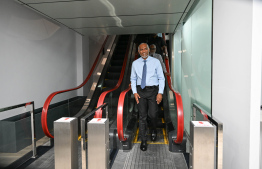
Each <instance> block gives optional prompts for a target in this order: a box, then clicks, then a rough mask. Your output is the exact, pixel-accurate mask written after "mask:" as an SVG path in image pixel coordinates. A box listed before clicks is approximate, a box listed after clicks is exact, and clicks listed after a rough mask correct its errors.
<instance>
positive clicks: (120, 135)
mask: <svg viewBox="0 0 262 169" xmlns="http://www.w3.org/2000/svg"><path fill="white" fill-rule="evenodd" d="M137 58H138V53H136V55H135V60H136V59H137ZM130 90H131V86H129V87H128V88H127V89H126V90H124V91H123V92H121V94H120V96H119V99H118V105H117V134H118V138H119V140H120V141H126V140H127V138H125V137H124V130H123V110H124V102H125V97H126V93H127V92H129V91H130Z"/></svg>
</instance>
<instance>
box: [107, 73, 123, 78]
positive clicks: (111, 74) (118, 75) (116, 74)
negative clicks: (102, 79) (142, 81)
mask: <svg viewBox="0 0 262 169" xmlns="http://www.w3.org/2000/svg"><path fill="white" fill-rule="evenodd" d="M119 77H120V73H118V72H107V74H106V79H117V80H118V79H119Z"/></svg>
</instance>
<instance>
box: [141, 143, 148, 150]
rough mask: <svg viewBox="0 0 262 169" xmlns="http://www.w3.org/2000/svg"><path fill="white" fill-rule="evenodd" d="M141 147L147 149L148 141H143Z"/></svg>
mask: <svg viewBox="0 0 262 169" xmlns="http://www.w3.org/2000/svg"><path fill="white" fill-rule="evenodd" d="M140 149H141V150H142V151H146V150H147V142H146V141H142V142H141V144H140Z"/></svg>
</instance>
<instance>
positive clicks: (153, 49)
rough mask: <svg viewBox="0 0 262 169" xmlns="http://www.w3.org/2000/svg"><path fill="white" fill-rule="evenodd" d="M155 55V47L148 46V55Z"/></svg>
mask: <svg viewBox="0 0 262 169" xmlns="http://www.w3.org/2000/svg"><path fill="white" fill-rule="evenodd" d="M155 53H156V47H155V46H153V45H151V46H150V54H155Z"/></svg>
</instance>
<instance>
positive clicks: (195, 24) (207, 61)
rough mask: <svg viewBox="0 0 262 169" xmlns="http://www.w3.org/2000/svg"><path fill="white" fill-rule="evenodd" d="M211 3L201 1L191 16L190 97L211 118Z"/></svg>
mask: <svg viewBox="0 0 262 169" xmlns="http://www.w3.org/2000/svg"><path fill="white" fill-rule="evenodd" d="M211 31H212V1H211V0H202V1H200V2H199V4H198V5H197V7H196V8H195V10H194V12H193V15H192V40H191V42H192V55H191V58H192V62H191V65H192V69H191V70H192V71H191V79H192V97H193V99H192V100H194V102H195V103H197V104H199V105H200V106H201V107H202V108H204V109H205V110H206V111H207V113H208V115H209V116H211V43H212V42H211V40H212V39H211V35H212V34H211V33H212V32H211Z"/></svg>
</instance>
